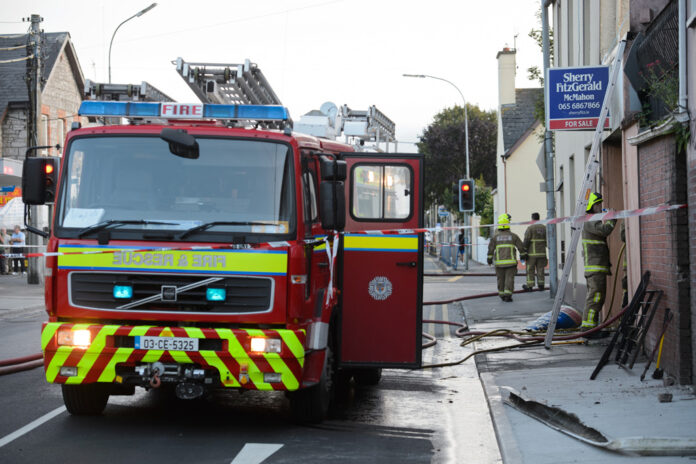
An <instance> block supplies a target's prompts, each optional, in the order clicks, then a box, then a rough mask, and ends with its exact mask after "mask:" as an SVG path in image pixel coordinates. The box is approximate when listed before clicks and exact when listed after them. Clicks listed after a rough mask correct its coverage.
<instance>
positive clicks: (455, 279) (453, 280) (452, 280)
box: [447, 276, 462, 282]
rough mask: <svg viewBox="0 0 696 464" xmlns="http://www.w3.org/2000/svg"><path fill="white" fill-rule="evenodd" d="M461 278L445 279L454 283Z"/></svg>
mask: <svg viewBox="0 0 696 464" xmlns="http://www.w3.org/2000/svg"><path fill="white" fill-rule="evenodd" d="M461 278H462V276H456V277H452V278H451V279H447V282H456V281H458V280H459V279H461Z"/></svg>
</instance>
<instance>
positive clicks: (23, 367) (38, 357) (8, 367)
mask: <svg viewBox="0 0 696 464" xmlns="http://www.w3.org/2000/svg"><path fill="white" fill-rule="evenodd" d="M41 366H43V353H36V354H32V355H29V356H22V357H20V358H11V359H3V360H0V376H2V375H7V374H14V373H17V372H22V371H28V370H30V369H36V368H37V367H41Z"/></svg>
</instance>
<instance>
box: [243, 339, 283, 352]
mask: <svg viewBox="0 0 696 464" xmlns="http://www.w3.org/2000/svg"><path fill="white" fill-rule="evenodd" d="M281 346H282V345H281V343H280V339H277V338H262V337H251V346H250V348H251V351H254V352H256V353H280V350H281Z"/></svg>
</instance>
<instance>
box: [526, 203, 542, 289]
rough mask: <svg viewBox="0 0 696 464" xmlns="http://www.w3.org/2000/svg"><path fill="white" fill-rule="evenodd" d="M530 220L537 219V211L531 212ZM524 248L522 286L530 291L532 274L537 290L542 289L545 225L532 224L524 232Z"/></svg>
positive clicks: (532, 282) (532, 285)
mask: <svg viewBox="0 0 696 464" xmlns="http://www.w3.org/2000/svg"><path fill="white" fill-rule="evenodd" d="M532 220H534V221H538V220H539V213H532ZM523 243H524V248H525V249H526V250H527V283H526V284H523V285H522V288H523V289H525V290H526V291H528V292H531V291H532V289H533V288H534V276H535V275H536V283H537V285H538V287H539V290H543V289H544V268H545V267H546V264H548V259H547V258H546V226H544V225H543V224H532V225H531V226H529V227H528V228H527V230H526V231H525V232H524V241H523Z"/></svg>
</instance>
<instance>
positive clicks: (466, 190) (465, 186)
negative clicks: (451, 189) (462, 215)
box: [459, 179, 476, 212]
mask: <svg viewBox="0 0 696 464" xmlns="http://www.w3.org/2000/svg"><path fill="white" fill-rule="evenodd" d="M475 192H476V189H475V185H474V180H473V179H459V211H461V212H471V211H473V210H474V197H475Z"/></svg>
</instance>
